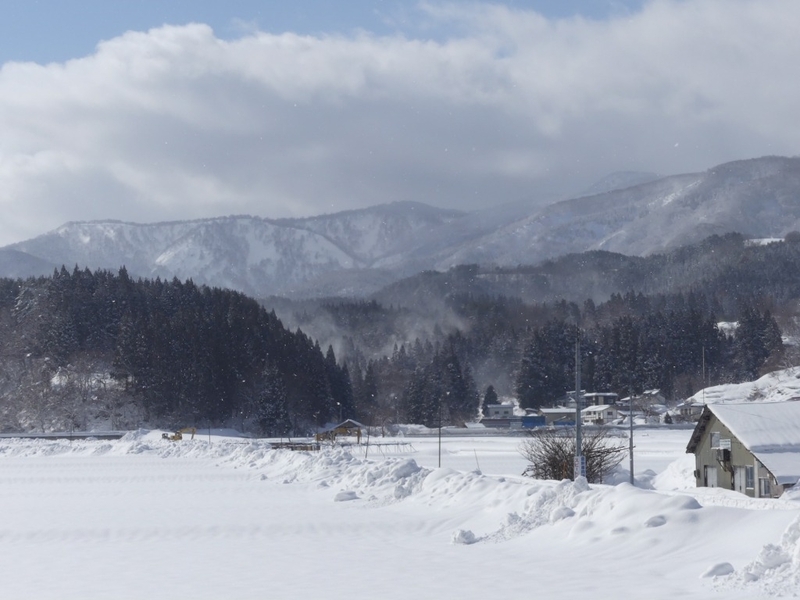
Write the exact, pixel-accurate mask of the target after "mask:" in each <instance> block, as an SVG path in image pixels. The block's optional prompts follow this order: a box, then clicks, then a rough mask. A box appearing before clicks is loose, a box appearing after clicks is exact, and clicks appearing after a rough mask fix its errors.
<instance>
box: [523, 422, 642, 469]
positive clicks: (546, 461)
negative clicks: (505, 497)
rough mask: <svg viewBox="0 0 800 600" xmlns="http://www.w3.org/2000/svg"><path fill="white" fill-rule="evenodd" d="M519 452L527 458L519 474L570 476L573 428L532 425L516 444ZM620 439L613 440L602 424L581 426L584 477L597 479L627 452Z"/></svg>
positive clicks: (614, 465) (573, 439) (572, 453)
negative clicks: (527, 463)
mask: <svg viewBox="0 0 800 600" xmlns="http://www.w3.org/2000/svg"><path fill="white" fill-rule="evenodd" d="M519 451H520V454H522V456H523V457H524V458H526V459H527V460H528V462H530V464H529V465H528V467H527V468H526V469H525V471H524V472H523V475H526V476H528V477H535V478H536V479H556V480H562V479H572V478H573V468H574V467H573V465H574V464H575V463H574V459H575V430H574V429H572V428H569V427H565V428H561V427H559V428H542V429H534V430H533V431H531V432H530V434H529V436H528V438H526V439H525V440H524V441H523V442H522V443H521V444H520V449H519ZM627 451H628V450H627V446H626V444H625V443H624V442H622V441H619V440H616V439H615V438H613V437H612V436H611V435H610V434H609V430H607V429H604V428H599V429H592V430H584V431H583V435H582V436H581V453H582V454H583V456H585V457H586V479H588V480H589V482H590V483H599V482H601V481H602V480H603V477H605V476H606V475H608V474H609V473H610V472H611V471H612V470H613V469H614V467H616V466H617V465H618V464H619V463H620V462H621V461H622V459H623V458H624V457H625V454H626V453H627Z"/></svg>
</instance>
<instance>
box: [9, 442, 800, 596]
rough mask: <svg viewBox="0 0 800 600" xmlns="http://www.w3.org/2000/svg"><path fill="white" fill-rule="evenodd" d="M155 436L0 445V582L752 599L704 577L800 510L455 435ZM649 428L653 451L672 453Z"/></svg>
mask: <svg viewBox="0 0 800 600" xmlns="http://www.w3.org/2000/svg"><path fill="white" fill-rule="evenodd" d="M159 435H160V434H159V433H158V432H153V433H152V434H147V435H140V436H139V437H134V438H131V439H126V440H121V441H119V442H91V441H87V442H73V443H72V444H68V443H66V442H40V441H36V442H33V441H16V442H15V441H2V442H0V509H2V510H1V511H0V521H1V524H0V572H1V574H2V584H1V585H2V590H3V597H5V598H28V597H34V596H35V597H36V598H37V599H47V598H59V599H63V598H82V599H87V598H147V599H157V598H175V597H184V596H185V597H193V598H232V597H236V598H265V597H269V598H286V599H290V598H312V597H313V598H318V597H319V598H322V597H324V598H326V599H338V598H342V599H344V598H347V599H352V598H376V599H381V600H390V599H401V598H402V599H404V600H407V599H408V598H418V599H425V598H436V599H437V600H441V599H446V598H459V600H471V599H473V598H474V599H478V598H480V599H481V600H485V598H486V597H487V596H500V597H503V598H509V599H515V598H520V599H521V598H530V597H532V596H535V597H538V598H551V597H552V598H555V597H559V598H567V599H570V598H597V597H615V598H642V597H647V598H652V599H659V598H670V599H671V598H675V597H682V598H689V599H692V598H709V597H715V596H717V595H718V597H724V598H752V597H755V595H756V593H759V594H760V593H763V592H764V590H769V588H768V587H765V586H763V585H762V586H761V587H753V586H749V587H742V584H741V583H739V582H738V580H736V579H734V578H728V579H724V580H723V579H719V578H718V579H717V580H716V581H714V580H713V579H710V578H701V575H702V574H703V573H704V572H705V571H707V570H708V569H709V568H711V567H713V566H715V565H719V564H723V563H730V564H731V565H732V566H733V567H735V568H736V569H737V570H739V571H741V569H743V568H744V567H745V566H746V565H747V563H749V562H752V561H753V560H754V559H756V557H757V556H758V553H759V551H760V550H761V548H762V546H763V545H764V544H767V543H773V544H777V543H779V542H780V540H781V535H782V533H783V532H784V531H785V530H786V529H787V527H788V526H789V525H790V523H792V521H793V520H794V519H795V518H796V517H797V516H798V514H800V510H798V508H796V507H795V506H794V505H792V504H791V503H783V504H781V505H780V506H778V509H777V510H773V509H772V508H775V507H774V506H768V505H765V504H764V502H763V501H762V502H761V503H760V504H758V503H750V502H749V501H747V500H746V499H745V500H744V501H743V502H742V503H741V504H742V506H719V505H714V506H707V507H704V508H700V506H699V505H698V504H697V502H696V501H695V500H694V497H692V496H690V495H686V494H683V493H675V492H670V493H666V492H655V491H646V490H639V489H635V488H631V487H630V486H628V485H620V486H615V487H609V486H595V487H593V488H592V489H586V488H581V487H580V486H578V485H576V484H572V483H562V484H556V483H542V482H533V481H532V480H528V479H523V478H521V477H518V476H515V475H514V473H518V472H519V468H518V466H519V465H518V464H517V463H516V462H515V461H517V460H519V458H518V456H515V455H514V452H515V451H514V445H513V442H510V441H509V440H507V439H501V438H492V439H490V440H484V441H483V442H480V443H482V444H483V446H478V447H476V444H478V443H479V442H478V441H476V440H469V441H465V440H460V441H458V440H450V441H449V442H447V443H446V444H445V450H446V451H445V452H443V457H444V459H443V463H444V465H443V466H444V468H442V469H435V468H432V467H435V466H436V463H435V462H433V463H432V461H438V446H437V444H436V441H435V440H425V441H423V440H414V441H413V443H414V450H415V451H414V452H413V453H408V452H406V453H400V454H398V456H397V457H395V458H393V457H387V458H385V459H384V458H381V457H379V456H370V460H369V461H368V462H366V463H365V462H364V461H363V460H362V459H360V458H358V457H357V456H356V457H353V456H351V455H349V454H347V453H342V452H334V453H322V454H319V455H307V454H304V453H290V452H283V451H281V452H275V451H270V450H268V449H267V448H266V447H265V446H264V445H263V444H258V443H254V444H249V443H246V442H241V441H237V440H229V441H219V442H217V441H215V442H214V443H213V444H212V445H210V446H209V444H208V443H207V442H205V441H202V440H195V441H191V442H184V443H180V444H172V443H168V442H163V441H161V440H160V439H158V436H159ZM658 435H660V434H655V437H654V438H653V439H652V440H649V441H647V442H645V441H644V440H643V441H642V443H641V450H642V452H643V461H644V460H645V459H644V452H645V447H646V446H648V447H651V450H650V451H651V452H652V453H653V456H652V457H651V459H650V463H651V464H653V465H656V464H666V463H667V462H668V461H667V457H666V455H667V454H669V453H671V452H673V450H674V449H676V448H677V449H680V443H678V442H677V441H676V439H677V437H678V436H675V435H672V436H670V434H669V433H668V434H667V435H666V436H665V437H664V439H661V440H659V438H658ZM658 448H663V449H664V450H662V451H659V450H658ZM669 448H672V449H669ZM476 456H477V459H478V461H481V462H482V465H481V466H482V467H483V466H484V463H485V464H486V465H492V466H491V467H489V468H487V467H484V468H485V469H487V472H489V471H497V470H500V471H499V472H502V469H501V463H502V461H503V460H504V458H503V457H505V459H506V460H508V461H509V462H508V463H507V464H508V465H510V468H509V469H508V471H510V473H511V474H510V475H509V476H506V477H501V476H499V475H497V474H496V475H491V476H487V475H482V474H480V473H477V472H470V471H471V470H474V468H475V467H474V463H475V462H476ZM675 458H676V457H675V456H674V455H673V456H672V459H673V460H674V459H675ZM417 463H419V465H418V464H417ZM645 466H646V465H644V464H643V467H645ZM637 471H638V470H637ZM726 497H727V496H726ZM349 498H356V500H351V501H340V500H348V499H349ZM717 504H724V503H717ZM454 541H456V542H475V543H454ZM790 567H792V565H790ZM798 568H800V567H798ZM787 572H788V577H789V578H790V582H789V583H790V584H791V577H793V576H796V570H795V571H792V570H789V571H787ZM784 574H785V573H784ZM762 579H763V580H764V581H766V579H764V578H762ZM773 579H775V578H773ZM776 585H777V584H776ZM773 587H774V586H773ZM777 589H778V590H783V593H784V594H785V593H786V585H784V584H781V585H779V586H778V588H777ZM715 590H720V591H723V592H724V593H720V594H717V593H716V592H715ZM773 591H774V590H773ZM598 594H599V596H598Z"/></svg>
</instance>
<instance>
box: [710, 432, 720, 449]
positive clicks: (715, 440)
mask: <svg viewBox="0 0 800 600" xmlns="http://www.w3.org/2000/svg"><path fill="white" fill-rule="evenodd" d="M711 447H712V448H719V431H712V432H711Z"/></svg>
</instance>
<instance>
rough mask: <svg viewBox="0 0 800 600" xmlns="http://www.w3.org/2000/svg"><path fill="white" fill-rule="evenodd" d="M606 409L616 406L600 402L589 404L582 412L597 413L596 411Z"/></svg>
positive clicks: (613, 408) (612, 408)
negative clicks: (594, 404)
mask: <svg viewBox="0 0 800 600" xmlns="http://www.w3.org/2000/svg"><path fill="white" fill-rule="evenodd" d="M606 410H615V407H612V406H609V405H608V404H600V405H598V406H588V407H586V408H584V409H583V410H582V411H581V413H582V414H585V413H595V412H604V411H606Z"/></svg>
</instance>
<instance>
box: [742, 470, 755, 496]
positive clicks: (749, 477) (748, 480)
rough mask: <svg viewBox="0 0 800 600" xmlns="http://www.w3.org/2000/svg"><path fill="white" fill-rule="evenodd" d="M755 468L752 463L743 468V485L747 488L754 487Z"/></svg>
mask: <svg viewBox="0 0 800 600" xmlns="http://www.w3.org/2000/svg"><path fill="white" fill-rule="evenodd" d="M755 481H756V469H755V467H754V466H753V465H750V466H749V467H745V468H744V487H745V488H747V489H748V490H752V489H753V488H755Z"/></svg>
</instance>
